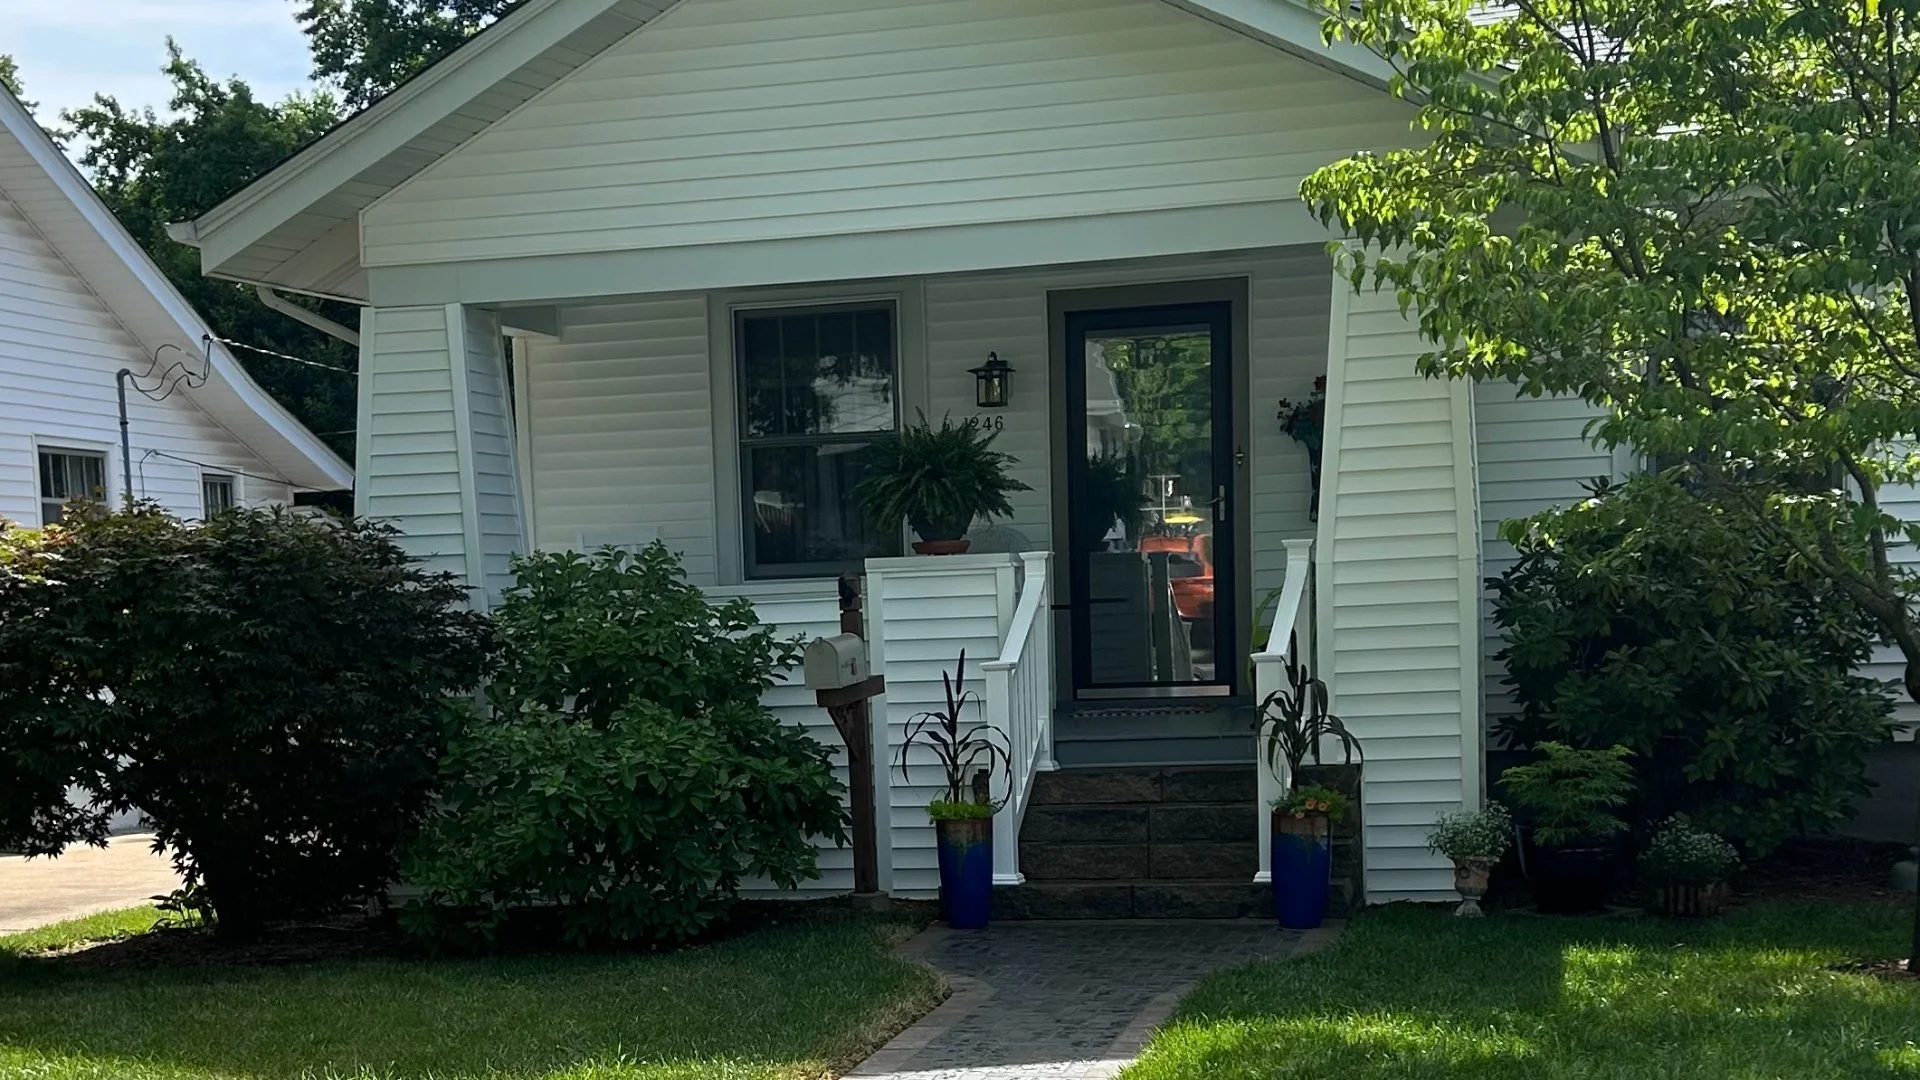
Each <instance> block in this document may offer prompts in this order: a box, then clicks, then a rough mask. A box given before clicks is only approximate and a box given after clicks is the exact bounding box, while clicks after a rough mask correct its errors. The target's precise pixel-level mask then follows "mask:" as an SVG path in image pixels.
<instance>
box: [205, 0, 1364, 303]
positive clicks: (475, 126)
mask: <svg viewBox="0 0 1920 1080" xmlns="http://www.w3.org/2000/svg"><path fill="white" fill-rule="evenodd" d="M680 2H683V0H524V2H523V3H521V4H520V5H519V6H518V7H516V8H514V9H513V10H512V11H511V12H509V13H508V14H507V15H506V16H504V17H503V18H501V19H500V20H499V21H498V22H496V23H494V24H493V25H491V26H489V27H488V28H487V29H485V30H483V31H482V32H480V33H479V34H477V35H475V36H474V37H473V38H472V39H471V40H469V41H468V42H467V43H466V44H464V45H462V46H461V47H460V48H458V49H456V50H454V51H453V52H452V53H451V54H449V55H448V56H446V57H444V58H442V59H441V60H440V61H439V62H438V63H436V64H434V65H433V66H432V67H429V68H428V69H427V70H425V71H423V72H421V73H420V74H419V75H417V76H415V77H414V78H413V79H411V80H409V81H408V82H406V83H405V84H403V85H402V86H400V87H399V88H398V89H396V90H394V91H393V92H392V93H390V94H388V95H386V96H385V97H383V98H381V99H380V100H378V101H376V102H374V103H373V104H372V105H370V106H368V107H367V108H366V109H364V110H362V111H361V112H360V113H358V114H357V115H355V116H353V117H351V118H350V119H348V120H347V121H345V122H344V123H342V124H341V125H340V126H338V127H336V128H335V129H334V130H332V131H331V132H328V133H327V134H326V135H325V136H323V137H322V138H320V139H319V140H317V141H316V142H314V143H313V144H312V145H310V146H308V147H307V148H305V149H304V150H302V151H300V152H299V153H297V154H295V155H294V156H293V157H291V158H289V159H288V160H287V161H285V162H283V163H282V164H281V165H279V166H278V167H277V168H275V169H273V170H272V171H271V172H269V173H267V174H266V175H265V176H262V177H261V178H259V179H258V180H255V181H254V182H253V183H251V184H249V185H247V187H245V188H243V189H242V190H241V191H239V192H238V193H236V194H234V195H233V196H232V197H230V198H228V199H227V200H226V201H225V202H222V203H221V204H220V205H218V206H216V207H214V208H213V209H212V210H210V211H208V212H207V213H205V214H203V215H201V216H200V217H199V218H197V219H195V220H193V221H190V222H181V223H179V224H176V225H174V226H171V227H170V233H171V235H172V236H173V238H174V239H176V240H178V241H180V242H181V243H185V244H191V245H193V246H195V247H198V248H200V255H201V269H202V271H203V272H205V273H206V274H208V275H210V276H213V277H221V278H230V279H232V280H235V281H244V282H249V283H252V284H261V285H269V286H272V287H274V288H279V289H286V290H289V291H292V292H302V293H307V294H310V295H315V296H324V297H329V298H333V299H339V300H345V301H348V302H353V303H364V302H365V301H366V297H367V286H366V272H365V270H364V269H363V268H362V267H361V265H360V234H359V224H358V221H359V214H360V211H361V210H363V209H365V208H366V207H368V206H369V205H371V204H372V203H374V202H375V201H376V200H378V199H379V198H380V197H381V196H383V195H385V194H386V193H387V192H389V191H392V190H393V189H394V188H396V187H398V186H399V185H400V184H402V183H403V182H405V181H406V180H407V179H409V178H411V177H412V176H414V175H415V174H417V173H419V172H420V171H421V170H422V169H425V168H426V167H427V166H429V165H431V164H433V163H434V162H435V161H437V160H439V159H440V158H442V157H444V156H446V155H447V154H449V153H451V152H452V151H454V150H455V149H458V148H459V147H460V146H462V145H464V144H465V143H466V142H467V140H469V139H471V138H473V137H474V136H475V135H477V134H479V133H480V132H481V131H484V130H485V129H486V128H488V127H489V126H491V125H492V124H493V123H494V122H495V121H497V120H499V119H501V118H502V117H504V116H506V115H507V114H508V113H509V112H511V111H513V110H514V109H516V108H518V107H519V106H520V105H522V104H525V103H526V102H527V101H529V100H531V99H532V98H533V97H534V96H535V95H537V94H539V93H540V92H541V91H543V90H545V89H546V88H547V87H549V86H552V85H553V84H554V83H556V82H559V81H560V80H561V79H562V78H565V77H566V76H567V75H569V74H571V73H572V72H573V71H575V70H577V69H578V68H580V67H581V66H582V65H584V64H586V63H587V62H588V61H589V60H591V59H593V58H594V57H595V56H598V55H599V54H600V53H601V52H604V51H605V50H606V49H608V48H610V47H612V46H613V45H615V44H617V43H618V42H619V41H621V40H622V39H624V38H626V37H627V36H628V35H629V34H631V33H633V32H634V31H636V30H639V29H641V28H642V27H644V26H646V25H647V24H648V23H650V22H652V21H653V20H654V19H655V18H656V17H658V16H659V15H661V14H663V13H664V12H666V11H667V10H670V9H671V8H673V7H674V6H676V4H677V3H680ZM1162 2H1164V3H1168V4H1170V5H1172V6H1174V7H1177V8H1180V9H1181V10H1184V11H1187V12H1189V13H1190V14H1193V15H1196V16H1198V17H1200V18H1204V19H1207V20H1208V21H1211V22H1214V23H1217V24H1219V25H1221V26H1224V27H1226V28H1227V29H1230V30H1232V31H1234V32H1236V33H1239V34H1242V35H1244V36H1247V37H1250V38H1253V39H1254V40H1257V41H1260V42H1262V43H1264V44H1267V45H1270V46H1272V47H1274V48H1277V49H1281V50H1284V51H1286V52H1289V53H1292V54H1294V55H1296V56H1300V57H1302V58H1304V59H1307V60H1310V61H1312V62H1314V63H1317V64H1320V65H1322V66H1325V67H1328V68H1331V69H1333V70H1336V71H1339V72H1341V73H1342V74H1346V75H1349V76H1351V77H1354V78H1357V79H1360V80H1362V81H1365V82H1368V83H1372V84H1375V85H1379V86H1384V85H1385V84H1386V81H1387V78H1388V77H1389V75H1390V74H1391V73H1390V72H1389V71H1388V70H1387V68H1386V67H1385V65H1384V64H1382V63H1381V62H1380V61H1379V60H1378V59H1377V58H1376V57H1374V56H1373V55H1372V54H1371V53H1368V52H1366V51H1365V50H1363V49H1360V48H1358V47H1356V46H1354V45H1352V44H1350V43H1345V42H1340V43H1336V44H1334V45H1331V46H1329V45H1327V44H1326V43H1325V42H1324V41H1323V40H1322V39H1321V34H1320V24H1321V18H1320V16H1319V15H1317V14H1316V13H1314V12H1313V11H1311V10H1310V9H1309V8H1308V7H1307V5H1306V3H1305V2H1304V0H1162Z"/></svg>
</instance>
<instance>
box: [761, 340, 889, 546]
mask: <svg viewBox="0 0 1920 1080" xmlns="http://www.w3.org/2000/svg"><path fill="white" fill-rule="evenodd" d="M896 353H897V350H896V348H895V332H894V309H893V306H892V305H891V304H885V305H873V304H868V305H861V306H848V307H831V308H828V307H821V308H805V309H800V310H788V311H747V312H740V313H738V314H737V315H736V317H735V320H734V358H735V363H736V366H737V372H738V375H739V386H740V401H739V408H740V428H739V430H740V473H741V490H742V494H743V496H744V499H743V502H744V506H743V520H742V526H743V528H742V531H743V533H744V534H745V535H744V536H743V541H744V544H745V548H746V571H747V576H748V577H750V578H769V577H806V576H816V575H828V574H837V573H841V572H844V571H848V570H858V569H859V568H860V566H861V565H862V564H863V563H864V562H865V560H866V559H868V558H870V557H873V556H883V555H898V554H900V531H901V530H900V525H899V523H897V522H892V523H885V524H870V523H869V522H867V521H866V519H865V516H864V515H862V514H861V513H860V510H859V508H858V507H857V506H856V505H855V503H854V499H853V489H854V487H855V486H856V485H857V484H859V482H860V480H861V478H862V474H863V472H864V471H865V468H866V461H867V455H868V451H869V450H870V449H871V448H872V447H873V446H874V444H875V443H876V442H878V441H880V440H882V439H891V438H893V437H894V434H895V432H896V430H897V426H898V415H897V414H898V407H897V402H898V400H899V395H898V393H897V389H898V385H899V381H898V380H899V374H898V364H897V362H896V361H897V357H896Z"/></svg>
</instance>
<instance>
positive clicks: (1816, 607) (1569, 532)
mask: <svg viewBox="0 0 1920 1080" xmlns="http://www.w3.org/2000/svg"><path fill="white" fill-rule="evenodd" d="M1744 521H1745V517H1744V515H1740V514H1734V513H1730V512H1728V511H1726V510H1725V509H1724V508H1722V507H1720V506H1718V505H1716V504H1715V503H1714V502H1713V501H1712V500H1711V499H1708V498H1703V497H1701V496H1698V495H1696V494H1694V493H1692V492H1690V491H1688V490H1687V489H1686V488H1685V487H1683V486H1682V485H1681V484H1679V483H1677V482H1675V481H1674V480H1672V479H1669V478H1667V477H1664V476H1640V477H1636V478H1634V479H1633V480H1630V481H1628V482H1627V483H1625V484H1622V485H1608V484H1601V485H1598V486H1596V487H1595V489H1594V493H1593V495H1592V497H1591V498H1588V499H1586V500H1583V501H1582V502H1580V503H1577V504H1575V505H1572V506H1568V507H1562V508H1556V509H1551V510H1547V511H1544V512H1542V513H1540V514H1538V515H1535V516H1534V517H1532V518H1530V519H1525V520H1521V521H1509V522H1507V523H1506V525H1505V526H1504V527H1503V530H1502V531H1503V534H1504V535H1505V536H1506V538H1507V539H1508V540H1509V541H1511V542H1512V543H1513V545H1514V546H1515V548H1516V549H1517V550H1518V552H1519V555H1520V560H1519V562H1518V563H1517V564H1516V565H1515V566H1514V567H1513V568H1512V569H1511V570H1509V571H1508V572H1507V573H1506V574H1504V575H1503V576H1501V577H1499V578H1497V579H1495V580H1494V581H1493V582H1492V583H1491V584H1492V586H1493V590H1494V604H1493V610H1494V620H1495V623H1496V624H1497V625H1498V626H1499V627H1500V629H1501V631H1502V633H1503V634H1504V635H1505V638H1506V648H1505V650H1504V651H1503V652H1502V653H1501V658H1502V660H1504V661H1505V664H1506V669H1507V677H1506V682H1507V685H1509V686H1511V687H1512V688H1513V691H1514V696H1515V698H1516V699H1517V701H1518V703H1519V705H1520V712H1519V713H1518V714H1517V715H1514V716H1511V717H1509V718H1506V719H1505V720H1503V721H1500V722H1497V725H1496V732H1497V734H1499V735H1500V736H1501V737H1502V738H1503V739H1504V740H1505V741H1506V742H1507V743H1508V744H1509V745H1512V746H1516V747H1523V748H1524V747H1531V746H1534V745H1535V744H1537V743H1540V742H1542V741H1545V740H1557V741H1559V742H1564V743H1567V744H1569V745H1572V746H1576V747H1584V748H1589V749H1596V748H1604V747H1609V746H1614V745H1622V746H1626V747H1628V748H1630V749H1632V750H1633V752H1634V756H1633V759H1632V768H1633V770H1634V774H1635V783H1636V786H1637V788H1638V794H1637V797H1636V809H1637V811H1638V813H1639V815H1640V816H1639V818H1638V821H1639V822H1640V823H1641V824H1643V825H1645V824H1650V823H1652V822H1655V821H1660V820H1663V819H1665V818H1667V817H1670V816H1672V815H1673V814H1676V813H1685V814H1686V815H1687V816H1688V817H1690V818H1692V819H1693V820H1695V821H1697V822H1699V823H1700V824H1701V825H1703V826H1705V827H1707V828H1710V829H1712V830H1714V831H1715V832H1718V833H1721V834H1723V835H1727V836H1732V837H1735V838H1738V839H1739V840H1741V841H1742V842H1743V843H1744V844H1745V845H1746V846H1747V848H1748V849H1749V850H1751V851H1754V852H1756V853H1765V852H1766V851H1767V850H1769V849H1771V848H1773V847H1774V846H1776V845H1778V844H1779V843H1780V841H1782V840H1783V839H1785V838H1787V837H1789V836H1791V835H1794V834H1796V833H1799V832H1802V831H1808V830H1822V829H1826V828H1829V827H1831V826H1833V825H1835V824H1837V823H1839V822H1840V821H1842V820H1844V819H1845V818H1846V817H1847V816H1849V815H1850V814H1851V813H1852V802H1853V800H1854V799H1855V798H1856V797H1857V796H1860V795H1862V794H1865V793H1866V791H1867V790H1868V785H1867V783H1866V779H1865V770H1866V756H1867V753H1868V751H1870V750H1871V749H1873V748H1874V747H1876V746H1878V745H1880V744H1882V743H1884V742H1886V741H1888V740H1889V739H1890V738H1891V737H1892V732H1893V728H1894V723H1893V718H1892V701H1891V698H1890V696H1889V694H1888V688H1887V686H1886V685H1884V684H1882V683H1879V682H1876V681H1874V680H1872V679H1869V678H1866V677H1864V676H1862V675H1860V674H1859V673H1858V667H1859V665H1860V664H1861V663H1862V662H1864V661H1865V660H1867V658H1868V657H1869V655H1870V654H1871V652H1872V650H1873V647H1874V645H1875V644H1876V643H1877V642H1878V640H1879V639H1878V637H1877V632H1876V631H1875V629H1874V627H1873V624H1872V623H1871V621H1870V620H1869V619H1867V618H1866V617H1865V616H1864V615H1863V614H1862V613H1861V612H1860V610H1859V609H1858V608H1857V607H1856V606H1855V604H1854V603H1853V601H1852V600H1850V599H1848V598H1847V597H1846V596H1845V595H1843V594H1842V593H1841V592H1840V590H1839V589H1838V588H1837V587H1835V586H1834V585H1833V584H1832V583H1831V582H1827V581H1823V580H1821V579H1819V578H1818V577H1816V576H1813V575H1811V574H1807V573H1803V572H1801V571H1800V569H1799V567H1800V566H1801V560H1800V558H1799V556H1798V555H1797V553H1796V550H1795V547H1794V545H1793V543H1791V542H1790V541H1789V539H1788V538H1783V537H1781V536H1779V535H1778V534H1776V533H1773V532H1762V531H1757V530H1755V529H1752V528H1751V527H1749V526H1747V525H1745V524H1743V522H1744ZM1808 542H1812V541H1811V540H1809V541H1808ZM1861 557H1862V558H1864V557H1865V556H1864V553H1863V554H1862V556H1861Z"/></svg>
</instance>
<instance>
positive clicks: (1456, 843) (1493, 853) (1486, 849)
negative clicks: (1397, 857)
mask: <svg viewBox="0 0 1920 1080" xmlns="http://www.w3.org/2000/svg"><path fill="white" fill-rule="evenodd" d="M1512 844H1513V816H1512V815H1511V814H1509V813H1507V808H1506V807H1504V806H1501V805H1500V804H1499V803H1488V804H1487V805H1485V806H1483V807H1480V808H1479V809H1478V810H1455V811H1454V812H1453V813H1451V814H1444V815H1442V816H1441V818H1440V820H1439V821H1436V822H1434V824H1433V831H1432V832H1430V833H1428V834H1427V850H1428V851H1432V852H1434V853H1436V854H1439V855H1445V856H1446V857H1447V858H1449V859H1485V860H1487V861H1489V862H1493V861H1496V860H1498V859H1499V858H1500V856H1502V855H1505V854H1506V853H1507V848H1508V847H1510V846H1512Z"/></svg>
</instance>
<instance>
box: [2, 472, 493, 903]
mask: <svg viewBox="0 0 1920 1080" xmlns="http://www.w3.org/2000/svg"><path fill="white" fill-rule="evenodd" d="M465 598H466V592H465V590H464V589H463V588H462V587H461V586H460V585H459V584H457V583H456V582H453V581H451V580H449V579H446V578H444V577H438V576H433V575H428V574H424V573H422V572H421V571H419V570H417V569H415V568H414V567H412V566H410V565H409V564H408V561H407V558H406V556H405V554H404V553H403V552H402V551H401V550H400V548H399V547H398V546H397V545H396V544H395V543H394V542H393V539H392V536H391V531H390V530H388V529H385V528H382V527H378V526H373V525H367V524H355V523H350V522H344V521H339V520H335V519H332V518H325V519H320V518H311V517H303V516H299V515H295V514H292V513H289V512H286V511H282V510H270V511H269V510H259V511H249V510H235V511H232V512H229V513H225V514H221V515H218V516H216V517H215V518H214V519H213V520H212V521H209V522H207V523H205V524H187V523H184V522H181V521H179V520H177V519H174V518H171V517H168V516H167V515H166V514H165V513H163V512H162V511H160V510H159V509H157V508H155V507H152V506H139V507H136V508H134V509H131V510H128V511H125V512H121V513H115V514H108V515H104V516H98V517H95V516H88V515H81V514H76V515H72V516H70V517H69V519H68V524H67V525H65V526H64V527H56V528H52V529H47V530H44V531H41V530H29V529H4V530H0V848H8V847H12V848H20V849H24V850H26V851H29V852H35V853H40V854H54V853H57V852H59V851H60V850H62V849H64V848H66V847H67V846H68V845H70V844H73V843H77V842H95V843H97V842H100V841H101V840H102V839H103V838H104V836H105V834H106V828H107V822H108V819H109V817H110V816H111V815H112V814H114V813H118V812H124V811H129V810H138V811H139V812H141V813H142V814H144V815H145V816H146V817H147V818H148V819H149V820H150V821H151V822H152V824H153V827H154V829H155V831H156V833H157V835H158V837H159V839H160V841H161V842H162V843H164V844H165V845H166V847H167V848H168V850H169V851H170V852H171V853H172V855H173V858H174V862H175V865H176V866H177V867H178V868H179V869H180V871H181V873H182V874H183V875H184V876H185V877H186V880H187V882H188V885H189V887H190V889H192V895H194V896H195V897H196V898H197V902H199V903H201V904H204V905H206V906H207V907H210V908H211V913H212V915H213V916H214V917H215V919H216V920H217V926H218V928H219V930H220V932H221V933H223V934H225V935H229V936H233V937H247V936H250V935H252V934H253V933H255V932H256V931H257V930H258V929H259V928H260V926H261V924H262V923H263V922H264V921H266V920H268V919H270V918H275V917H297V916H302V915H310V914H314V913H318V912H323V911H326V910H329V909H332V908H335V907H337V906H338V905H340V904H341V903H343V902H344V901H348V900H351V899H354V898H358V897H363V896H367V895H370V894H373V893H375V892H377V891H379V890H380V889H381V888H382V887H383V886H384V885H385V884H386V883H387V882H389V881H391V880H392V877H393V874H394V870H395V865H396V857H397V855H396V852H397V849H398V847H399V846H400V845H401V843H402V842H403V841H404V839H405V838H406V837H407V836H408V834H409V833H410V832H411V831H412V830H413V829H414V827H415V826H416V825H417V823H418V821H419V818H420V816H421V814H422V813H423V811H424V809H425V805H426V803H427V801H428V799H429V798H430V796H431V792H432V785H433V778H434V769H435V765H434V763H435V761H436V759H437V758H438V757H439V755H440V750H441V746H442V738H443V732H444V730H445V726H444V717H443V709H444V707H445V706H444V700H445V697H446V695H448V694H449V693H452V692H456V691H460V690H465V689H470V688H471V687H473V686H474V685H475V684H476V683H477V682H478V681H479V678H480V675H481V673H482V671H483V668H484V664H485V662H486V657H487V654H488V648H489V645H488V642H489V638H488V635H487V634H486V628H485V621H484V620H483V619H482V618H480V617H479V616H477V615H474V614H472V613H470V612H467V611H465V610H464V609H463V607H462V605H463V604H464V601H465ZM69 786H74V787H78V788H81V789H83V790H85V791H88V792H91V793H92V794H93V795H94V796H95V797H96V799H97V801H96V802H95V804H94V805H92V806H90V807H87V808H84V809H81V808H76V807H73V806H71V805H69V803H68V801H67V799H66V789H67V788H68V787H69Z"/></svg>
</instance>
